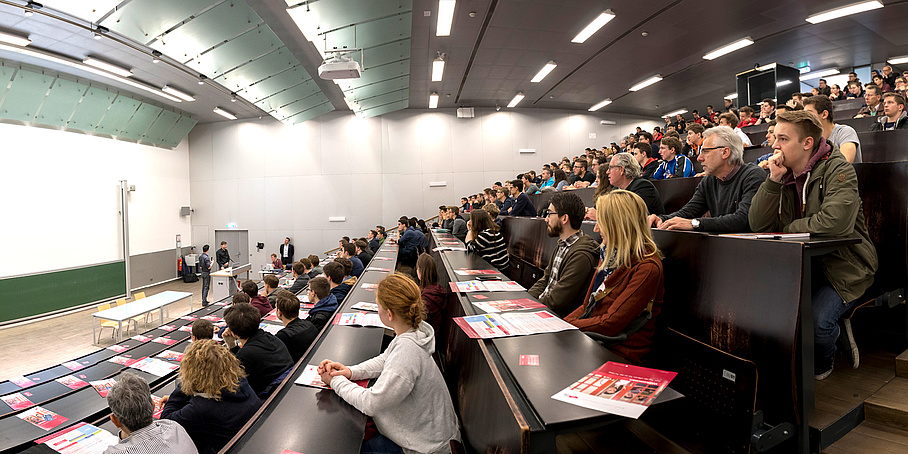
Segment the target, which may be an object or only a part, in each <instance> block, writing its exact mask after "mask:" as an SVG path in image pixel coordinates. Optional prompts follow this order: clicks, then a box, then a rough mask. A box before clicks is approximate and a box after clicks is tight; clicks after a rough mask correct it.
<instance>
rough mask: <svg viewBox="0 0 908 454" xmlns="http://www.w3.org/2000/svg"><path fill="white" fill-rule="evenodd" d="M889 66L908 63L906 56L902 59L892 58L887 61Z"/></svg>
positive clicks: (907, 56)
mask: <svg viewBox="0 0 908 454" xmlns="http://www.w3.org/2000/svg"><path fill="white" fill-rule="evenodd" d="M887 61H888V62H889V64H890V65H901V64H902V63H908V55H906V56H904V57H894V58H890V59H889V60H887Z"/></svg>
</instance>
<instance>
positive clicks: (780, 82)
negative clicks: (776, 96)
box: [776, 79, 791, 87]
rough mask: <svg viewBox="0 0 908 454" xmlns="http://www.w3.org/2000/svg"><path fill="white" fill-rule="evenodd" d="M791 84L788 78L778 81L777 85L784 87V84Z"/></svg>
mask: <svg viewBox="0 0 908 454" xmlns="http://www.w3.org/2000/svg"><path fill="white" fill-rule="evenodd" d="M789 84H791V81H790V80H788V79H785V80H780V81H778V82H776V86H777V87H784V86H786V85H789Z"/></svg>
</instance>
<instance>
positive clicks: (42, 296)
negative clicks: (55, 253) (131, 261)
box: [0, 262, 126, 323]
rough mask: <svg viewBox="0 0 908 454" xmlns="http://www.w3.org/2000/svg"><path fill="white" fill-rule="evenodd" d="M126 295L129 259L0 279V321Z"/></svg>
mask: <svg viewBox="0 0 908 454" xmlns="http://www.w3.org/2000/svg"><path fill="white" fill-rule="evenodd" d="M125 294H126V262H113V263H105V264H103V265H92V266H87V267H83V268H75V269H71V270H65V271H53V272H49V273H41V274H33V275H30V276H20V277H11V278H6V279H0V323H3V322H6V321H9V320H17V319H20V318H25V317H31V316H34V315H40V314H45V313H48V312H53V311H58V310H60V309H67V308H71V307H76V306H79V305H82V304H85V303H91V302H94V301H100V300H105V299H110V298H114V297H118V296H121V295H125Z"/></svg>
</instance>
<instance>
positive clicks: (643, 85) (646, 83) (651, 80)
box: [631, 74, 662, 91]
mask: <svg viewBox="0 0 908 454" xmlns="http://www.w3.org/2000/svg"><path fill="white" fill-rule="evenodd" d="M660 80H662V76H660V75H658V74H656V75H655V76H653V77H650V78H649V79H646V80H644V81H643V82H640V83H639V84H637V85H634V86H633V87H631V91H640V90H642V89H644V88H646V87H649V86H650V85H652V84H654V83H656V82H659V81H660Z"/></svg>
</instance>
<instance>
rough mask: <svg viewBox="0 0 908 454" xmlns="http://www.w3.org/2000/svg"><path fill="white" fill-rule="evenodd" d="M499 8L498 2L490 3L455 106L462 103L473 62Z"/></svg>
mask: <svg viewBox="0 0 908 454" xmlns="http://www.w3.org/2000/svg"><path fill="white" fill-rule="evenodd" d="M497 6H498V0H492V1H491V3H489V9H488V11H486V16H485V18H484V19H483V21H482V28H480V29H479V36H477V37H476V43H475V44H473V53H471V54H470V61H469V62H467V69H465V70H464V71H463V78H461V79H460V87H458V88H457V96H456V97H454V104H457V103H459V102H460V94H461V93H463V87H464V85H466V83H467V78H468V77H470V69H471V68H472V67H473V60H475V59H476V54H477V53H478V52H479V47H480V46H481V45H482V37H483V36H485V34H486V30H488V28H489V23H490V22H492V16H493V15H494V14H495V8H496V7H497Z"/></svg>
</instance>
